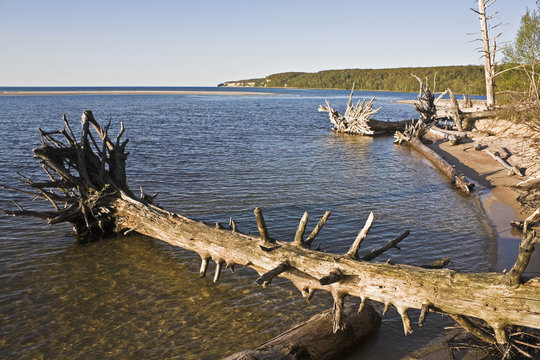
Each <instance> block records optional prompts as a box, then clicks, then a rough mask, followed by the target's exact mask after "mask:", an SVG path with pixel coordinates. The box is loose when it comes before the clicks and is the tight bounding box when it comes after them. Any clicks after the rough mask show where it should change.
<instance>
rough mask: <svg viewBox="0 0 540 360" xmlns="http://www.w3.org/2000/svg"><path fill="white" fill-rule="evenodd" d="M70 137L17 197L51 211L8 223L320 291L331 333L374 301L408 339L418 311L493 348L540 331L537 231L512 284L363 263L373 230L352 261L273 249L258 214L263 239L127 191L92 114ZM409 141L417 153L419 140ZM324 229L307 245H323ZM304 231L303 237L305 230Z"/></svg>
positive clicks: (61, 136) (47, 154)
mask: <svg viewBox="0 0 540 360" xmlns="http://www.w3.org/2000/svg"><path fill="white" fill-rule="evenodd" d="M65 127H66V128H65V129H64V130H61V131H56V132H45V131H40V132H41V138H42V145H41V147H39V148H37V149H35V150H34V155H35V157H37V158H38V159H40V160H41V163H42V167H43V169H44V170H45V172H46V174H47V176H48V179H47V180H46V181H40V182H34V181H32V180H30V179H29V178H26V177H22V178H21V181H23V182H24V183H26V184H27V185H29V186H30V188H31V189H30V191H28V190H21V191H23V192H28V193H31V194H32V196H36V197H38V198H42V199H45V200H47V201H49V202H51V204H52V205H53V207H54V209H53V210H50V211H34V210H27V209H25V208H23V207H22V206H20V205H18V204H16V205H17V206H18V208H19V209H18V210H10V211H5V213H6V214H11V215H27V216H36V217H39V218H43V219H46V220H47V221H48V222H49V223H59V222H69V223H71V224H72V225H73V226H74V229H75V231H76V233H77V234H79V235H83V234H86V235H92V236H101V235H104V234H107V233H110V232H116V233H119V232H124V233H125V232H129V231H137V232H138V233H141V234H145V235H148V236H151V237H154V238H156V239H160V240H162V241H165V242H167V243H169V244H172V245H174V246H180V247H183V248H185V249H187V250H190V251H194V252H196V253H198V254H199V255H200V257H201V260H202V266H201V275H203V276H204V275H205V274H206V272H207V267H208V263H209V262H210V260H212V261H213V262H215V263H216V265H217V266H216V268H215V269H216V270H215V275H214V281H218V280H219V275H220V271H221V269H222V268H223V265H226V266H228V267H233V266H235V265H241V266H245V267H249V268H252V269H255V270H256V271H257V272H258V273H259V274H260V275H261V277H260V278H259V280H258V281H257V283H260V284H261V285H268V284H270V283H271V281H272V278H273V277H275V276H281V277H284V278H287V279H289V280H290V281H292V283H293V284H294V285H295V286H296V287H297V288H298V289H299V290H300V292H301V293H302V295H303V296H304V297H305V298H306V299H310V298H311V297H312V296H313V294H314V292H315V291H328V292H330V293H331V295H332V297H333V298H334V307H333V310H332V315H333V316H332V322H333V330H334V332H338V331H341V330H343V328H344V322H343V320H344V319H343V303H344V300H345V299H346V297H347V296H352V297H358V298H360V299H361V305H360V309H359V311H362V309H363V307H364V306H365V304H366V300H368V299H370V300H374V301H378V302H381V303H384V304H385V307H389V306H390V305H392V306H394V307H395V308H396V309H397V311H398V312H399V314H400V315H401V318H402V322H403V328H404V332H405V334H408V333H410V332H412V326H411V320H410V318H409V315H408V309H410V308H415V309H422V314H423V316H422V319H424V318H425V315H427V313H429V312H442V313H448V314H452V315H453V316H456V317H459V318H460V319H466V320H468V319H469V317H474V318H478V319H482V320H483V321H484V322H485V324H487V325H486V326H480V325H479V324H478V323H477V322H475V321H472V320H471V323H472V324H476V325H474V326H475V327H476V328H478V329H480V328H482V329H483V330H478V331H484V332H486V334H488V337H489V339H490V341H491V342H497V343H508V341H509V340H508V336H507V335H508V334H507V326H509V325H518V326H525V327H532V328H539V327H540V279H539V278H533V279H525V278H522V274H523V271H524V269H525V266H526V264H527V263H528V260H529V259H530V255H531V251H530V248H531V244H533V243H534V241H535V240H536V239H537V236H536V233H535V232H534V231H529V232H527V234H525V235H524V238H523V242H522V245H523V246H522V247H521V248H520V251H519V254H518V260H517V261H516V264H515V265H514V267H513V268H512V270H511V271H510V272H508V273H506V274H504V273H460V272H456V271H453V270H448V269H429V268H423V267H418V266H410V265H399V264H398V265H395V264H391V263H372V262H368V261H365V260H361V259H360V257H359V255H358V253H357V251H358V248H359V246H360V245H361V243H363V240H364V239H365V237H366V235H367V232H368V230H369V225H370V224H369V222H368V223H366V225H365V226H364V228H363V229H362V231H361V232H360V233H359V236H358V237H357V238H356V239H355V240H354V242H353V244H352V245H351V248H350V250H349V251H348V252H347V253H346V254H331V253H325V252H321V251H317V250H312V249H311V248H310V244H308V243H307V241H306V240H307V239H303V236H302V235H301V234H300V235H298V238H297V240H296V241H290V242H286V241H276V240H274V239H272V238H271V237H270V236H269V230H268V229H267V228H266V225H265V224H264V218H263V215H262V211H261V210H260V209H256V211H255V213H256V214H257V215H256V216H257V219H258V225H259V229H260V236H257V237H255V236H248V235H244V234H241V233H238V232H237V231H235V228H234V227H233V228H232V229H224V228H222V227H218V226H209V225H206V224H204V223H202V222H197V221H194V220H191V219H188V218H185V217H183V216H181V215H179V214H174V213H171V212H169V211H166V210H164V209H162V208H160V207H158V206H156V205H153V204H152V201H153V197H152V196H148V195H146V194H144V193H143V192H142V191H141V196H140V197H136V196H135V195H134V194H133V193H132V192H131V191H130V190H129V188H128V186H127V181H126V175H125V160H126V157H127V153H126V152H125V147H126V144H127V140H125V141H121V137H122V135H123V133H124V129H123V127H121V130H120V133H119V134H118V136H117V137H116V140H113V139H112V138H111V137H110V135H109V125H107V126H106V127H105V128H102V127H101V126H100V125H99V124H98V123H97V122H96V120H95V119H94V117H93V115H92V113H91V112H90V111H85V112H84V114H83V117H82V136H81V139H80V140H79V141H77V140H76V137H75V135H74V134H73V132H72V131H71V128H70V126H69V124H68V122H67V120H66V119H65ZM92 128H93V130H94V131H93V132H92ZM99 141H101V143H99ZM409 141H411V142H412V143H415V138H410V140H409ZM417 142H420V141H419V140H418V141H417ZM306 217H307V215H306ZM325 217H326V218H327V217H328V216H327V215H326V214H325ZM323 218H324V217H323ZM370 218H372V216H370ZM321 222H323V221H322V220H321ZM321 222H320V223H319V224H318V225H317V226H316V228H315V230H314V231H313V232H312V234H311V235H310V236H309V237H308V238H310V239H311V240H312V239H313V238H314V237H315V236H316V235H317V232H318V231H319V230H320V228H321V226H319V225H320V224H321ZM299 229H300V233H303V229H304V226H303V225H302V226H299ZM390 241H392V240H390Z"/></svg>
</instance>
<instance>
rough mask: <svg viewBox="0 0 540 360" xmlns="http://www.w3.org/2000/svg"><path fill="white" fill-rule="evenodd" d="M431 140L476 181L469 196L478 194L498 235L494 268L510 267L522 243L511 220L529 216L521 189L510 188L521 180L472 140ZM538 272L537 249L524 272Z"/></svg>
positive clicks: (483, 208)
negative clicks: (521, 202)
mask: <svg viewBox="0 0 540 360" xmlns="http://www.w3.org/2000/svg"><path fill="white" fill-rule="evenodd" d="M473 136H474V135H473ZM432 140H433V143H432V144H430V145H428V146H429V147H430V148H431V149H432V150H434V151H435V152H437V153H438V154H439V155H441V156H442V157H443V158H445V159H446V160H447V161H448V162H449V163H450V164H451V165H453V166H455V167H456V169H458V170H460V171H461V172H462V173H463V174H465V176H466V177H467V178H469V179H470V180H472V181H473V182H474V183H475V189H474V191H473V193H472V194H471V195H470V196H477V197H478V200H479V203H480V206H481V210H482V211H483V213H484V214H483V215H484V216H485V217H486V219H487V221H488V223H489V225H490V227H491V228H492V229H493V232H494V233H495V235H496V237H497V243H496V249H495V253H496V255H495V256H496V258H495V259H494V260H496V261H495V263H494V264H493V270H494V271H497V272H502V271H505V270H509V269H510V268H511V267H512V265H513V264H514V262H515V260H516V257H517V254H518V249H519V244H520V242H521V233H520V232H519V231H518V230H516V229H514V228H512V226H511V225H510V221H513V220H524V219H525V218H527V216H529V215H530V214H529V213H527V212H525V211H524V209H523V207H522V205H521V204H520V203H519V202H518V201H517V197H518V192H517V191H516V190H514V189H512V188H510V187H509V185H512V184H514V183H515V182H517V181H519V180H522V179H521V178H520V179H518V178H516V177H513V176H509V175H508V172H507V170H506V169H505V168H503V167H502V166H501V165H500V164H499V163H498V162H497V161H495V160H493V159H492V158H491V157H490V156H489V155H488V154H487V153H486V152H485V151H476V150H474V142H473V140H472V139H464V140H465V141H463V142H462V143H461V144H458V145H453V146H452V145H450V143H449V142H448V141H445V140H439V139H432ZM484 140H485V139H484ZM482 143H483V144H484V143H485V142H482ZM538 274H540V252H539V251H536V252H533V255H532V257H531V260H530V262H529V265H528V266H527V269H526V271H525V275H533V276H538Z"/></svg>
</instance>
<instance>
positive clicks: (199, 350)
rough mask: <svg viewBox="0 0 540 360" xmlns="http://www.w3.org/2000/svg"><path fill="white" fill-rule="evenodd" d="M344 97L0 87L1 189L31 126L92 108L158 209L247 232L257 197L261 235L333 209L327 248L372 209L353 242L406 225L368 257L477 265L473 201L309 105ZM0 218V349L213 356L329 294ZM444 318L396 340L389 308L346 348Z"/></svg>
mask: <svg viewBox="0 0 540 360" xmlns="http://www.w3.org/2000/svg"><path fill="white" fill-rule="evenodd" d="M347 95H348V94H347V92H340V91H308V90H304V91H289V92H287V93H286V94H284V95H279V96H272V97H268V96H266V97H262V96H253V97H237V96H228V97H226V98H224V97H218V96H185V95H183V96H176V95H175V96H172V95H171V96H143V95H141V96H118V95H117V96H61V97H59V96H45V97H1V98H0V105H1V107H2V109H4V111H3V112H2V114H1V115H0V130H1V131H3V133H7V132H8V131H10V132H11V133H12V134H13V136H10V137H9V138H6V137H3V138H2V140H1V141H2V142H3V143H2V144H0V175H1V177H2V182H4V183H5V184H7V185H8V186H14V185H15V181H14V174H15V171H20V172H22V173H24V174H28V175H30V176H31V177H33V178H40V177H41V174H40V169H39V166H37V164H36V163H35V162H34V161H33V160H32V159H31V155H30V154H31V153H30V147H33V146H37V144H38V141H39V140H38V137H37V131H36V129H37V127H38V126H41V127H42V128H45V129H56V128H58V127H60V126H61V121H60V116H61V114H62V113H66V114H67V115H68V118H70V119H72V120H74V119H76V118H78V117H79V116H80V114H81V113H82V110H83V109H92V110H93V111H94V114H95V116H96V118H97V119H98V120H101V121H105V120H106V119H108V118H109V116H111V117H112V119H113V121H115V122H119V121H124V122H125V125H126V128H127V135H128V137H129V138H130V139H131V141H130V146H129V147H130V151H131V152H132V154H131V155H130V157H129V159H128V177H129V182H130V184H131V186H132V188H137V187H138V186H139V185H142V186H143V187H144V189H145V190H146V191H148V192H159V196H158V198H157V200H158V202H159V203H160V205H161V206H163V207H165V208H167V209H170V210H173V211H176V212H179V213H181V214H183V215H186V216H189V217H192V218H195V219H199V220H204V221H208V222H216V221H221V222H227V221H228V219H229V216H232V217H233V218H234V219H235V221H236V223H237V224H238V227H239V230H240V231H242V232H248V233H250V232H251V233H256V232H257V227H256V223H255V221H254V219H253V208H254V207H256V206H260V207H262V208H263V209H264V213H265V218H266V220H267V225H268V228H269V231H270V233H271V236H272V237H275V238H278V239H281V240H292V239H293V237H294V233H295V230H296V226H297V224H298V221H299V219H300V217H301V216H302V214H303V212H304V211H308V212H309V213H310V220H309V223H308V228H312V227H313V226H314V225H315V224H316V222H317V221H318V218H319V217H320V216H321V215H322V214H323V213H324V211H325V210H332V215H331V216H330V219H329V221H328V222H327V225H326V226H325V228H324V229H323V230H322V232H321V233H320V235H319V237H318V238H317V241H316V244H315V245H316V246H317V244H318V243H320V244H321V247H322V248H323V249H324V250H327V251H332V252H336V253H343V252H345V251H346V250H347V249H348V247H349V246H350V243H351V242H352V240H353V239H354V238H355V236H356V234H357V232H358V231H359V229H360V228H361V227H362V226H363V224H364V221H365V219H366V218H367V215H368V214H369V212H370V211H374V213H375V222H374V225H373V227H372V229H371V232H370V235H369V236H368V238H367V240H366V241H365V242H364V243H363V244H362V248H361V252H363V251H368V250H370V249H372V248H374V247H377V246H380V245H381V244H383V243H384V242H386V241H387V240H388V239H390V238H393V237H395V236H396V235H398V234H400V233H401V232H402V231H403V230H405V229H410V230H411V235H410V236H409V237H408V238H407V239H406V240H405V241H404V242H403V243H402V250H401V251H397V250H395V249H394V250H391V251H389V252H388V254H387V255H385V256H382V257H381V259H380V260H381V261H385V260H387V259H388V258H389V257H391V258H392V260H393V261H395V262H400V263H409V264H425V263H429V262H431V261H433V260H434V259H436V258H439V257H441V256H448V257H451V258H452V263H451V267H453V268H455V269H457V270H463V271H485V270H488V269H490V268H491V266H492V261H493V259H494V258H496V256H494V251H495V249H494V241H495V239H494V236H493V235H492V233H491V232H490V229H489V227H488V226H487V224H486V222H485V219H484V218H483V217H482V215H481V212H479V211H477V210H478V209H477V205H476V203H475V202H474V201H471V199H470V198H468V197H464V196H461V195H460V194H459V193H457V192H456V191H454V190H453V189H452V187H451V186H450V185H449V184H448V183H447V182H446V181H445V180H444V178H443V177H442V175H440V174H439V173H438V172H437V171H436V170H434V169H433V168H432V167H431V166H430V165H429V164H426V163H425V162H424V161H423V159H422V158H421V157H420V156H419V155H417V154H416V153H415V152H414V151H411V150H410V149H408V148H407V147H398V146H394V145H393V144H392V138H389V137H380V138H362V137H354V136H345V135H337V134H333V133H332V132H330V131H329V127H330V126H329V123H328V120H327V117H326V115H325V114H320V113H317V112H316V109H317V106H318V104H319V103H323V101H324V98H325V97H326V98H336V99H338V100H337V101H335V102H342V103H343V104H345V101H346V98H347ZM364 95H365V97H370V96H371V95H372V94H370V93H365V94H364ZM373 95H374V96H376V97H377V99H379V101H380V103H381V105H383V110H382V111H381V114H380V117H381V118H382V119H386V118H390V119H405V118H410V117H411V116H412V115H413V114H412V109H411V108H410V107H407V106H404V105H400V104H392V103H389V102H387V101H388V100H396V99H397V98H398V97H400V96H401V97H402V98H405V97H407V96H409V97H410V96H411V95H409V94H401V95H400V94H386V93H375V94H373ZM360 96H362V94H360ZM75 122H76V121H74V123H75ZM8 197H13V198H15V199H17V200H18V201H20V202H21V203H22V204H23V205H25V206H33V205H32V204H31V203H30V201H29V200H28V199H25V198H24V196H19V195H18V194H6V193H4V196H2V198H3V199H2V200H1V202H0V206H1V207H2V208H3V209H5V208H11V207H12V205H11V204H10V203H9V202H8V201H7V200H6V198H8ZM0 230H1V231H0V233H1V235H0V236H1V242H0V251H1V253H0V255H1V257H0V279H1V280H0V281H1V283H0V285H1V287H2V292H1V294H0V316H1V317H2V323H1V325H0V355H1V357H2V358H17V359H19V358H40V357H44V358H89V359H94V358H96V357H105V358H115V359H117V358H153V359H162V358H182V359H201V358H203V359H217V358H220V357H222V356H224V355H228V354H230V353H232V352H234V351H238V350H241V349H243V348H248V347H252V346H254V345H257V344H259V343H261V342H263V341H265V340H267V339H268V338H269V337H271V336H274V335H277V334H278V333H280V332H282V331H284V330H285V329H287V328H288V327H290V326H292V325H293V324H295V323H297V322H299V321H302V320H305V319H307V318H309V317H310V316H311V315H313V314H315V313H317V312H318V311H320V310H322V309H323V308H327V307H329V306H331V299H330V297H329V296H328V294H319V293H318V294H316V295H315V297H314V299H313V300H312V304H305V303H304V302H303V301H302V300H301V299H302V298H301V296H300V294H299V293H298V291H297V290H296V289H295V288H294V287H293V286H292V285H291V284H290V283H289V282H287V281H284V280H282V279H279V280H275V281H273V282H272V285H271V286H269V287H268V288H266V289H262V288H258V287H256V286H255V285H254V280H255V279H256V274H255V273H253V272H252V271H251V270H247V269H238V270H237V272H236V273H235V274H229V273H225V274H223V276H222V280H221V282H220V283H219V284H217V285H216V284H213V283H212V282H211V280H210V279H200V278H199V277H198V266H199V263H198V261H199V258H198V256H194V255H193V254H191V253H188V252H186V251H184V250H182V249H178V248H174V247H171V246H169V245H166V244H163V243H161V242H159V241H156V240H153V239H150V238H147V237H143V236H139V235H131V236H128V237H119V238H113V239H108V240H105V241H102V242H97V243H92V244H86V245H85V244H77V243H75V242H74V241H73V238H72V237H71V236H70V235H69V229H68V227H66V226H55V227H50V226H47V225H44V224H43V223H41V222H40V221H38V220H34V219H22V218H11V217H1V218H0ZM417 315H418V314H417V313H415V312H413V313H412V314H411V316H412V317H414V316H417ZM444 325H445V321H444V320H443V319H442V318H440V317H438V316H436V315H434V316H432V317H430V318H429V319H428V321H426V324H425V325H424V328H417V329H415V330H416V332H415V334H413V335H412V336H408V337H404V336H403V335H402V325H401V321H400V319H399V316H398V315H397V313H395V312H393V313H392V311H390V314H389V315H388V316H387V317H385V319H384V321H383V325H382V328H381V331H380V335H379V336H378V337H376V338H375V339H373V340H372V341H371V342H370V343H368V344H366V345H365V346H364V347H363V348H361V349H359V351H358V353H357V354H355V355H353V356H352V357H351V358H357V357H360V356H363V357H366V358H372V359H376V358H387V357H388V356H390V355H392V356H393V357H398V356H401V355H403V354H404V353H405V352H407V351H409V350H410V349H413V348H415V347H417V346H419V345H422V344H424V343H425V342H426V341H427V340H426V339H430V338H433V337H435V336H437V334H439V333H440V332H441V331H442V327H444Z"/></svg>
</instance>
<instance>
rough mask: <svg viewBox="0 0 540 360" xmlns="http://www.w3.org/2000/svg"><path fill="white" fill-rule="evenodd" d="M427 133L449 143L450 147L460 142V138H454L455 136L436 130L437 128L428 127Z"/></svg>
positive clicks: (439, 129)
mask: <svg viewBox="0 0 540 360" xmlns="http://www.w3.org/2000/svg"><path fill="white" fill-rule="evenodd" d="M428 131H429V132H430V133H432V134H434V135H436V136H438V137H441V138H443V139H446V140H448V141H449V142H450V144H451V145H457V144H459V143H460V142H461V139H462V138H461V137H459V136H456V135H455V134H452V133H450V132H447V131H445V130H443V129H441V128H438V127H437V126H430V127H429V129H428Z"/></svg>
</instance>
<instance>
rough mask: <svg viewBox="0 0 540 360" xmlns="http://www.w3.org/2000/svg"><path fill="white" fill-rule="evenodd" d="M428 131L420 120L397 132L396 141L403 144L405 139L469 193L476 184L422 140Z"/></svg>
mask: <svg viewBox="0 0 540 360" xmlns="http://www.w3.org/2000/svg"><path fill="white" fill-rule="evenodd" d="M425 131H426V128H425V126H424V124H423V123H422V122H418V123H417V124H416V125H414V126H411V127H409V128H408V129H407V130H405V132H404V133H400V132H399V131H397V132H396V134H395V137H396V141H395V143H397V144H399V145H401V143H402V142H403V141H405V142H407V143H408V144H409V145H411V146H412V147H413V148H414V149H415V150H416V151H418V152H419V153H421V154H422V155H424V156H425V157H426V158H427V159H428V160H429V161H431V162H432V163H433V165H435V167H437V169H439V170H441V171H442V172H443V173H444V174H445V175H446V176H448V178H450V180H451V181H452V182H453V183H454V184H455V185H456V186H457V187H458V188H460V189H461V190H463V192H465V193H466V194H469V193H470V192H471V190H472V189H473V188H474V184H473V183H471V182H470V181H469V180H468V179H467V177H466V176H465V175H463V173H461V172H460V171H458V170H457V169H456V168H455V167H453V166H452V165H450V164H449V163H448V161H446V160H445V159H444V158H443V157H442V156H440V155H439V154H437V153H436V152H435V151H433V150H431V149H430V148H429V147H427V146H426V145H424V143H422V141H421V140H420V138H421V136H422V134H423V132H425Z"/></svg>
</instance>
